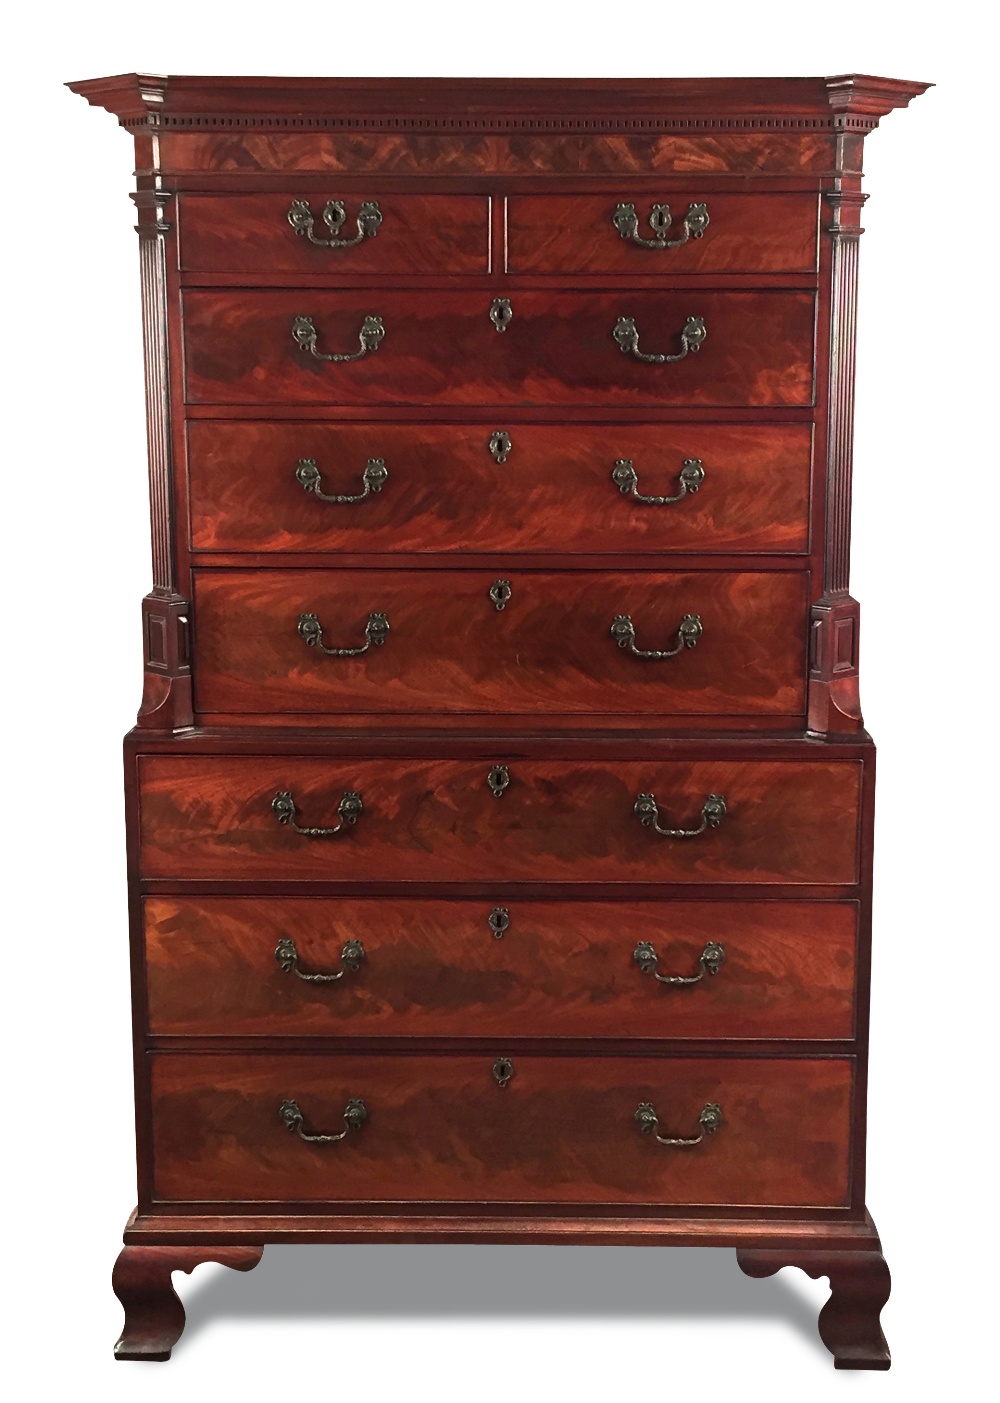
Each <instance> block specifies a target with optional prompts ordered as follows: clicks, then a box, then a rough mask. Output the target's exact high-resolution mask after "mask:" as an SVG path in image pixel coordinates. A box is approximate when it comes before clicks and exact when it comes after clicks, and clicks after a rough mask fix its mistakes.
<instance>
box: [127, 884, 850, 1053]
mask: <svg viewBox="0 0 1000 1403" xmlns="http://www.w3.org/2000/svg"><path fill="white" fill-rule="evenodd" d="M496 904H497V903H494V902H491V901H489V900H482V901H447V900H413V899H410V900H406V899H398V898H396V899H393V898H381V899H377V898H342V897H323V898H316V897H313V898H301V897H300V898H290V897H203V898H195V897H188V896H183V897H173V896H158V897H149V898H147V899H146V901H145V902H144V903H143V906H144V918H143V926H144V931H145V952H146V957H145V964H146V988H147V997H148V1006H149V1026H150V1030H151V1031H152V1032H154V1033H169V1034H193V1035H205V1036H230V1037H232V1036H236V1035H241V1036H242V1035H247V1034H272V1035H273V1034H278V1035H280V1036H298V1035H301V1034H326V1035H349V1036H364V1037H373V1036H391V1037H403V1036H406V1037H484V1036H489V1035H491V1034H492V1035H497V1036H500V1035H503V1036H516V1037H534V1038H543V1037H552V1038H555V1037H595V1038H596V1037H606V1038H816V1039H833V1038H849V1037H850V1036H851V1035H852V1032H853V1021H854V1019H853V999H854V981H855V946H856V939H857V931H856V927H857V908H856V906H854V905H853V903H841V902H837V903H834V902H799V901H794V902H777V901H771V902H741V903H733V902H724V901H710V902H704V901H696V902H690V901H689V902H683V901H681V902H677V901H671V902H595V901H588V902H570V901H561V902H541V901H517V900H515V901H509V900H506V899H505V900H504V901H503V902H502V903H500V904H501V905H503V906H504V907H505V909H507V911H508V912H509V917H510V924H509V925H508V927H507V929H506V930H505V931H504V933H503V935H502V936H501V937H500V939H497V938H496V937H495V936H494V934H493V932H492V930H491V928H490V926H489V923H488V917H489V915H490V912H491V910H492V909H493V906H494V905H496ZM281 939H292V940H294V942H295V946H296V949H297V951H298V955H299V960H300V962H301V967H302V969H303V971H304V972H306V973H324V972H325V973H335V972H337V971H338V970H340V969H342V968H343V966H342V962H341V949H342V947H343V945H344V943H345V941H348V940H360V941H361V943H362V946H363V948H364V952H365V959H364V962H363V963H362V964H360V966H359V968H358V969H357V971H354V972H352V971H350V970H348V971H347V973H345V974H344V976H343V978H341V979H339V980H338V981H337V982H336V983H334V984H310V983H307V982H305V981H304V980H302V979H300V978H298V977H297V976H296V975H295V974H292V973H286V972H284V971H283V970H282V968H281V966H280V965H279V964H278V962H277V960H276V959H275V947H276V945H277V942H278V941H279V940H281ZM640 940H648V941H651V942H652V944H653V945H654V947H655V949H656V953H657V955H658V956H659V972H660V973H661V974H680V975H685V976H690V975H695V974H697V973H698V972H699V969H700V966H699V957H700V956H701V953H702V951H703V949H704V948H705V945H706V943H707V942H709V941H718V942H721V943H722V945H723V948H724V950H725V963H724V964H723V966H722V968H721V969H720V971H719V973H718V974H716V975H713V976H709V975H705V976H704V977H703V978H702V979H701V981H700V982H699V983H698V984H696V985H686V986H670V985H665V984H660V983H658V982H657V981H656V980H655V979H654V978H653V977H652V976H651V975H648V974H644V973H643V972H642V970H641V969H640V967H639V965H638V964H637V963H636V962H635V960H634V959H633V952H634V950H635V947H636V944H637V942H638V941H640Z"/></svg>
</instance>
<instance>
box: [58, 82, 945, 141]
mask: <svg viewBox="0 0 1000 1403" xmlns="http://www.w3.org/2000/svg"><path fill="white" fill-rule="evenodd" d="M66 86H67V87H68V88H70V89H71V91H73V92H75V93H79V94H80V96H81V97H84V98H86V99H87V101H88V102H90V103H91V104H92V105H93V106H96V107H103V108H105V109H106V110H107V111H109V112H113V113H114V114H115V115H116V116H117V117H118V120H119V122H120V123H121V125H122V126H123V127H126V128H128V129H129V130H132V131H141V130H153V131H157V130H160V131H202V132H211V131H219V132H223V131H228V130H256V131H277V132H280V131H378V132H400V133H403V132H414V133H431V132H450V133H460V132H467V133H476V134H486V135H489V134H495V135H504V134H512V133H513V134H517V133H523V134H528V133H534V132H545V133H549V134H559V133H565V134H567V135H572V134H575V133H587V134H602V133H614V132H625V133H633V134H640V135H641V134H643V133H649V134H655V133H661V132H663V133H669V132H684V131H687V132H700V133H704V134H712V133H715V134H723V133H726V132H740V131H781V132H795V131H803V132H805V131H844V130H847V131H858V132H865V131H870V130H871V129H872V128H873V127H875V126H877V125H878V119H879V118H880V117H882V116H885V114H886V113H887V112H891V111H892V109H893V108H894V107H905V106H906V105H907V103H909V101H910V100H911V99H912V98H913V97H916V96H918V95H919V94H920V93H922V92H924V91H925V89H926V88H927V87H929V86H930V85H929V84H927V83H910V82H905V81H902V80H898V79H893V78H875V77H869V76H866V75H863V74H844V75H841V76H839V77H834V78H777V79H772V78H739V79H737V78H676V79H670V78H664V79H628V80H621V81H619V80H615V79H587V78H579V79H577V78H570V79H563V80H560V81H558V82H545V83H543V82H541V81H538V80H535V79H531V78H520V79H509V80H501V79H489V78H484V79H469V78H463V79H446V78H401V79H381V78H232V77H228V78H227V77H219V78H199V77H183V76H178V77H165V76H162V75H156V74H142V73H123V74H120V75H118V76H116V77H110V78H94V79H89V80H85V81H83V82H76V83H67V85H66Z"/></svg>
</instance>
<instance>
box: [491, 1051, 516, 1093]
mask: <svg viewBox="0 0 1000 1403" xmlns="http://www.w3.org/2000/svg"><path fill="white" fill-rule="evenodd" d="M493 1075H494V1076H495V1077H496V1080H497V1085H498V1086H506V1085H507V1083H508V1082H509V1081H510V1079H511V1077H512V1076H513V1075H514V1064H513V1062H512V1061H511V1060H510V1058H509V1057H498V1058H497V1060H496V1061H495V1062H494V1063H493Z"/></svg>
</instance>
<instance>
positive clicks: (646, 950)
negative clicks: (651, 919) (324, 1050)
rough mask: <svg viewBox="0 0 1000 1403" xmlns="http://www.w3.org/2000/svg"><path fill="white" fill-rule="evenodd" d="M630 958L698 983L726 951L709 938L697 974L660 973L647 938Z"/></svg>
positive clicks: (663, 977)
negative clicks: (662, 971)
mask: <svg viewBox="0 0 1000 1403" xmlns="http://www.w3.org/2000/svg"><path fill="white" fill-rule="evenodd" d="M632 958H633V960H635V962H636V964H637V965H638V966H639V968H640V969H641V970H642V972H643V974H651V975H652V976H653V978H654V979H658V980H659V981H660V983H661V984H698V983H699V982H700V981H701V980H702V979H704V978H705V975H706V974H718V972H719V970H720V969H721V968H722V966H723V965H724V964H725V961H726V952H725V950H724V949H723V948H722V946H721V945H720V944H719V942H718V941H717V940H710V941H709V942H708V944H707V945H706V946H705V948H704V950H702V952H701V954H700V955H699V956H698V973H697V974H661V973H660V972H659V970H658V969H657V965H658V963H659V958H660V957H659V956H658V955H657V953H656V951H655V950H654V949H653V947H652V945H651V944H650V942H649V941H648V940H640V941H639V944H638V945H637V946H636V947H635V950H634V951H633V952H632ZM335 977H336V976H335Z"/></svg>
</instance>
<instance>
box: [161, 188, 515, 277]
mask: <svg viewBox="0 0 1000 1403" xmlns="http://www.w3.org/2000/svg"><path fill="white" fill-rule="evenodd" d="M301 198H306V199H308V200H309V203H310V207H311V209H312V213H313V216H314V218H315V228H314V231H313V232H314V234H315V237H316V238H317V239H323V238H326V239H329V238H330V230H329V229H328V228H327V227H326V225H325V224H324V222H323V217H322V212H323V207H324V205H325V204H326V202H327V200H332V199H342V200H343V201H344V205H345V208H346V210H347V219H346V220H345V222H344V225H343V228H342V229H341V231H340V234H339V236H338V237H339V238H341V239H352V238H355V237H356V236H357V232H358V230H357V213H358V206H359V204H360V202H361V200H362V199H365V200H375V201H376V202H377V203H378V207H379V210H380V212H381V214H382V223H381V224H380V225H379V227H378V232H377V233H376V234H375V236H374V237H369V238H365V239H363V240H362V241H361V243H359V244H357V245H355V246H354V247H351V248H320V247H318V246H317V245H316V244H313V243H311V242H310V240H309V239H308V238H306V237H305V235H300V234H296V232H295V230H294V229H293V228H292V226H291V225H290V224H289V222H288V210H289V206H290V205H291V202H292V200H293V199H301ZM179 203H180V251H181V252H180V257H181V267H182V268H184V269H188V270H194V271H198V272H210V273H211V272H222V273H243V272H266V273H277V272H298V273H306V274H310V273H311V274H317V273H318V274H326V273H337V274H340V273H346V274H351V275H352V274H355V273H359V274H378V273H392V274H400V273H403V274H407V275H411V276H412V275H414V274H421V273H488V272H489V270H490V201H489V199H488V198H487V197H486V196H484V195H478V196H477V195H424V194H413V195H394V194H389V195H387V194H385V192H384V191H382V190H380V189H377V188H376V189H373V190H371V191H366V192H365V193H364V195H359V194H356V193H355V192H353V191H352V192H351V193H350V194H349V195H347V194H345V193H344V192H343V191H338V190H335V189H333V188H332V187H331V188H330V190H329V191H326V192H325V193H322V194H317V193H316V192H315V191H313V190H309V191H307V192H305V193H303V192H302V191H301V190H298V191H297V190H294V189H292V188H289V190H288V192H287V193H283V194H279V195H185V196H182V198H181V200H180V202H179Z"/></svg>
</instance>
